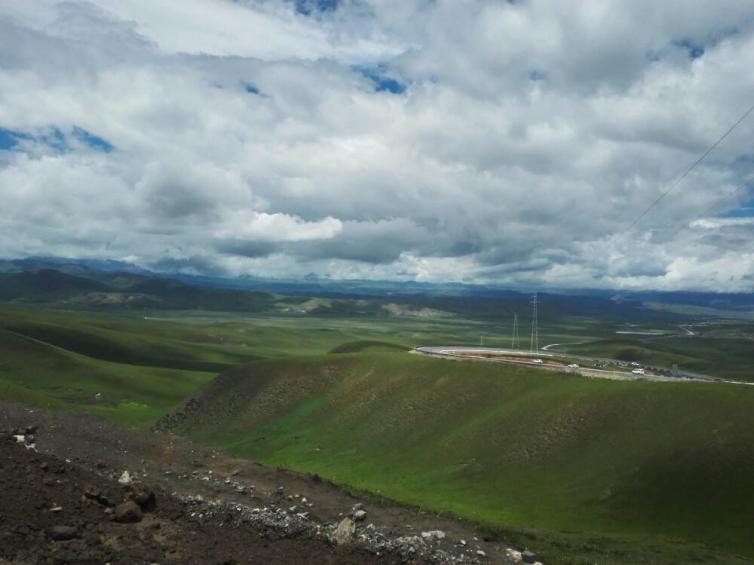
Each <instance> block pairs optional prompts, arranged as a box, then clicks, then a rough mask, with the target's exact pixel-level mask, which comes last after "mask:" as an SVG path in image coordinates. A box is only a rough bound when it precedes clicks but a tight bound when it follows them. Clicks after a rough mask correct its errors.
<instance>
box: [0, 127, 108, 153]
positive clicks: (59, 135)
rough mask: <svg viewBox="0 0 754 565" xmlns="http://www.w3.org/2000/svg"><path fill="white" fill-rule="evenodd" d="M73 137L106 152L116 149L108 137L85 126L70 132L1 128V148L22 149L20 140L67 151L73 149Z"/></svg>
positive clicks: (57, 129)
mask: <svg viewBox="0 0 754 565" xmlns="http://www.w3.org/2000/svg"><path fill="white" fill-rule="evenodd" d="M71 138H72V139H75V140H76V141H78V142H79V143H82V144H84V145H86V146H88V147H91V148H92V149H96V150H97V151H102V152H104V153H110V152H111V151H113V150H114V149H115V147H114V146H113V145H112V144H111V143H110V142H109V141H107V140H106V139H103V138H101V137H99V136H98V135H94V134H93V133H91V132H89V131H87V130H85V129H83V128H80V127H78V126H74V127H73V128H72V129H71V131H70V133H68V134H65V133H63V131H62V130H61V129H59V128H56V127H53V128H49V129H45V130H41V131H40V132H39V133H36V134H30V133H27V132H23V131H14V130H9V129H4V128H0V150H6V151H9V150H10V151H13V150H19V149H21V148H20V147H19V144H20V142H22V141H31V142H33V143H38V144H41V145H46V146H47V147H50V148H52V149H54V150H55V151H58V152H60V153H66V152H68V151H70V150H71V147H70V145H69V139H71Z"/></svg>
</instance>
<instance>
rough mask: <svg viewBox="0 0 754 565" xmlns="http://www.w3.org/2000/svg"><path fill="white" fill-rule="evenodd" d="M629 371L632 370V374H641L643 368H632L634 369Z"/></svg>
mask: <svg viewBox="0 0 754 565" xmlns="http://www.w3.org/2000/svg"><path fill="white" fill-rule="evenodd" d="M631 372H632V373H633V374H634V375H643V374H644V369H634V370H633V371H631Z"/></svg>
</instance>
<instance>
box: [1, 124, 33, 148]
mask: <svg viewBox="0 0 754 565" xmlns="http://www.w3.org/2000/svg"><path fill="white" fill-rule="evenodd" d="M21 139H29V136H28V135H27V134H25V133H22V132H20V131H13V130H10V129H4V128H0V151H10V150H12V149H15V147H16V146H17V145H18V142H19V140H21Z"/></svg>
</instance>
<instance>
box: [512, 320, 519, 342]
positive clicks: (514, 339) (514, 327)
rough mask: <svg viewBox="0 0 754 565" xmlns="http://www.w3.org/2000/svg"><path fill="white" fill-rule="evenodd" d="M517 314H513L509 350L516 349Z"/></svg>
mask: <svg viewBox="0 0 754 565" xmlns="http://www.w3.org/2000/svg"><path fill="white" fill-rule="evenodd" d="M518 348H519V342H518V314H517V313H516V312H514V313H513V336H512V337H511V349H518Z"/></svg>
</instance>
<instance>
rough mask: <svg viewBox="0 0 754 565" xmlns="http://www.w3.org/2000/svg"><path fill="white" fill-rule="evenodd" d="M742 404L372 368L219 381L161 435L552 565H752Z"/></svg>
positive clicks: (399, 362) (405, 362)
mask: <svg viewBox="0 0 754 565" xmlns="http://www.w3.org/2000/svg"><path fill="white" fill-rule="evenodd" d="M752 402H754V388H752V387H746V386H735V385H711V384H690V383H678V384H675V383H667V384H666V383H662V384H660V383H647V382H612V381H597V380H588V379H584V378H580V377H574V376H570V375H563V374H558V375H553V374H549V373H545V372H540V371H537V370H533V369H524V368H513V367H502V366H488V365H484V364H475V363H460V362H450V361H443V360H434V359H426V358H419V357H417V356H413V355H410V354H397V353H390V354H386V353H383V354H379V353H371V354H352V355H337V356H332V355H331V356H326V357H310V358H303V359H294V360H275V361H260V362H255V363H253V364H251V365H248V366H247V367H245V368H240V369H235V370H231V371H229V372H227V373H225V374H223V375H221V376H220V377H218V378H217V379H216V380H214V381H213V382H212V383H211V384H209V385H208V386H206V387H205V388H204V389H203V390H202V391H201V392H200V393H199V394H198V395H196V396H195V397H194V398H193V399H192V400H190V401H189V402H188V403H187V404H186V405H185V406H184V408H183V409H182V410H179V411H178V412H177V413H174V414H173V415H171V416H170V417H167V418H165V419H163V420H162V422H161V427H169V428H171V429H173V430H175V431H179V432H183V433H187V434H188V435H190V436H192V437H194V438H197V439H200V440H204V441H209V442H212V443H214V444H217V445H220V446H223V447H226V448H228V449H229V450H231V451H232V452H233V453H235V454H239V455H243V456H248V457H252V458H255V459H258V460H260V461H262V462H264V463H267V464H270V465H280V466H286V467H292V468H295V469H300V470H306V471H310V472H316V473H319V474H320V475H322V476H325V477H328V478H331V479H333V480H336V481H338V482H340V483H344V484H348V485H351V486H354V487H358V488H363V489H368V490H370V491H372V492H377V493H381V494H382V495H385V496H388V497H392V498H395V499H398V500H402V501H404V502H408V503H412V504H416V505H420V506H423V507H426V508H432V509H437V510H450V511H452V512H454V513H456V514H458V515H461V516H465V517H467V518H470V519H473V520H478V521H481V522H484V523H487V524H490V525H493V526H495V527H498V528H503V529H505V530H506V531H509V532H510V531H511V530H515V529H517V528H520V527H526V528H533V529H535V530H540V531H541V530H550V531H559V532H561V534H556V535H555V538H554V541H553V542H552V543H553V545H552V548H551V555H550V557H557V556H558V555H559V551H564V552H570V553H573V552H574V551H576V553H578V551H577V550H576V548H574V547H573V546H568V543H575V542H573V541H572V538H574V537H575V538H576V539H582V540H583V539H585V538H580V537H579V536H587V537H588V536H596V538H597V539H600V540H603V541H599V542H595V544H596V545H595V548H594V551H596V553H597V555H599V554H600V551H601V550H600V549H599V548H600V547H602V546H603V545H604V547H613V545H612V544H614V543H623V544H628V545H631V543H633V542H632V541H631V540H634V541H638V540H641V542H642V544H643V546H644V547H645V549H646V548H649V547H652V544H653V543H654V544H656V545H658V547H660V548H661V549H658V550H657V551H658V552H659V553H657V554H656V555H655V559H653V560H652V561H653V562H657V561H658V560H661V559H660V556H661V555H662V553H663V552H664V551H666V550H667V551H670V550H668V549H667V548H668V547H671V546H672V544H669V545H663V544H665V543H666V542H668V540H671V539H678V540H683V543H684V544H685V546H686V547H687V548H690V547H692V545H693V544H698V543H705V544H710V545H712V546H715V547H717V548H718V549H720V550H723V551H728V552H733V553H736V552H738V553H743V554H746V555H749V556H752V555H754V544H752V540H753V539H754V525H753V524H752V522H751V520H750V516H751V512H752V510H754V493H753V491H752V490H751V489H750V488H749V487H750V485H751V477H752V476H754V413H752V411H751V410H750V406H751V405H752ZM563 532H570V533H563ZM533 535H535V536H536V535H539V534H533ZM558 536H560V537H558ZM569 536H570V537H569ZM548 539H549V538H548ZM567 539H571V542H566V541H564V540H567ZM605 540H612V541H605ZM616 540H619V541H616ZM558 544H566V546H568V549H567V550H566V549H564V548H565V546H563V547H561V549H557V548H558ZM689 544H691V545H689ZM662 548H664V549H662ZM676 549H678V548H676ZM676 549H673V550H672V551H676ZM624 550H625V548H624ZM605 551H606V552H608V550H607V549H605ZM637 551H638V550H637ZM672 551H671V554H670V555H673V557H672V558H670V560H671V561H672V560H681V561H686V560H692V557H691V555H689V556H686V557H685V558H681V557H680V555H679V554H675V553H672ZM629 553H630V552H629ZM606 555H607V554H605V555H602V557H606ZM594 557H595V556H594V555H591V557H590V559H591V558H594ZM634 557H635V558H636V559H638V557H637V556H634ZM613 558H616V556H615V555H613ZM616 559H617V561H624V562H625V561H628V562H631V561H633V559H632V558H630V557H627V556H624V557H623V558H619V559H618V558H616ZM608 561H609V560H608ZM600 562H605V561H604V559H600Z"/></svg>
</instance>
